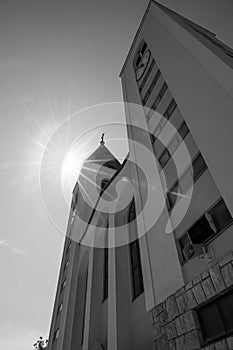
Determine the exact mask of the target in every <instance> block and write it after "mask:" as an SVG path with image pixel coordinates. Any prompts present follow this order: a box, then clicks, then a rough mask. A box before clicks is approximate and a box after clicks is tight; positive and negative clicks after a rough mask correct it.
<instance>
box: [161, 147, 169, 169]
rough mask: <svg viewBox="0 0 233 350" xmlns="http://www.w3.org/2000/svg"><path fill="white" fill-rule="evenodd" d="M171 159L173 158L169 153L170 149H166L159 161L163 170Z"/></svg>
mask: <svg viewBox="0 0 233 350" xmlns="http://www.w3.org/2000/svg"><path fill="white" fill-rule="evenodd" d="M170 158H171V154H170V152H169V151H168V149H167V148H165V150H164V151H163V153H162V154H161V156H160V157H159V159H158V161H159V164H160V165H161V167H162V168H163V167H164V166H165V165H166V164H167V162H168V161H169V159H170Z"/></svg>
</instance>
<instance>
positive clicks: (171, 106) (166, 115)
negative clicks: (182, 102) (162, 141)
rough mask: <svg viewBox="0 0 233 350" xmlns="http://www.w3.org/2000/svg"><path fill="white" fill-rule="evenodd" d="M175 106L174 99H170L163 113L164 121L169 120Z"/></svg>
mask: <svg viewBox="0 0 233 350" xmlns="http://www.w3.org/2000/svg"><path fill="white" fill-rule="evenodd" d="M176 107H177V104H176V101H175V100H174V99H172V101H171V103H170V104H169V106H168V108H167V109H166V111H165V113H164V117H165V118H166V119H169V118H170V117H171V115H172V113H173V112H174V110H175V109H176Z"/></svg>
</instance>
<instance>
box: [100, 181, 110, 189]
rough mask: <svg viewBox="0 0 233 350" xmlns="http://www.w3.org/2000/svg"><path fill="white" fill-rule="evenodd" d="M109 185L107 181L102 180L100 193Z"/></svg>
mask: <svg viewBox="0 0 233 350" xmlns="http://www.w3.org/2000/svg"><path fill="white" fill-rule="evenodd" d="M108 184H109V179H103V180H102V181H101V191H103V190H104V189H105V188H106V187H107V186H108Z"/></svg>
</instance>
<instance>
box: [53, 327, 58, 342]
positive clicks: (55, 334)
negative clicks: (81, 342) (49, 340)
mask: <svg viewBox="0 0 233 350" xmlns="http://www.w3.org/2000/svg"><path fill="white" fill-rule="evenodd" d="M58 337H59V328H57V329H56V331H55V332H54V336H53V341H56V340H57V339H58Z"/></svg>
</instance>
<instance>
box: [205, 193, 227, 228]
mask: <svg viewBox="0 0 233 350" xmlns="http://www.w3.org/2000/svg"><path fill="white" fill-rule="evenodd" d="M209 214H210V215H211V217H212V219H213V222H214V225H215V227H216V229H217V231H221V230H223V229H224V228H225V227H226V226H228V225H229V224H230V223H231V222H232V217H231V214H230V212H229V210H228V209H227V207H226V204H225V203H224V201H223V200H222V199H221V200H220V201H219V202H218V203H217V204H216V205H215V206H214V207H213V208H212V209H211V210H210V211H209Z"/></svg>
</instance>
